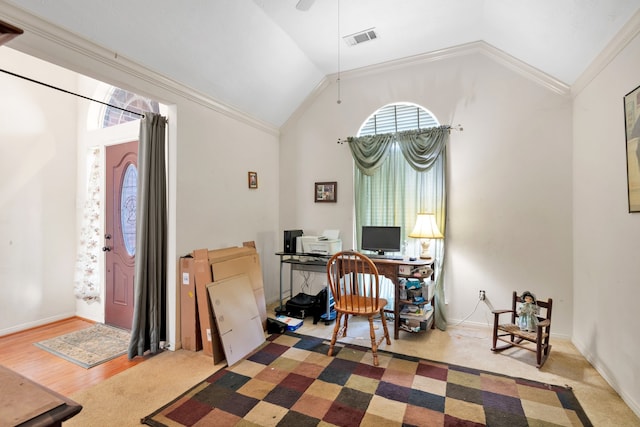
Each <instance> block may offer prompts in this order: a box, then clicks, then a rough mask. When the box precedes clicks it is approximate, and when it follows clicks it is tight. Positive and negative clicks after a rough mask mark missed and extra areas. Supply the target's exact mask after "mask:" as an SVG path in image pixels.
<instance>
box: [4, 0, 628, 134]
mask: <svg viewBox="0 0 640 427" xmlns="http://www.w3.org/2000/svg"><path fill="white" fill-rule="evenodd" d="M298 3H299V0H215V1H214V0H189V1H175V0H135V1H130V0H109V1H98V0H55V1H54V0H0V19H2V15H3V14H2V7H3V4H5V6H6V5H8V4H11V6H12V7H17V8H19V9H21V10H23V11H26V12H28V13H30V14H32V15H35V16H37V17H39V18H41V19H43V20H45V21H47V22H49V23H50V24H53V25H55V26H57V27H60V28H63V29H65V30H67V31H69V32H71V33H74V34H75V35H77V36H80V37H82V38H83V39H86V40H89V41H91V42H93V43H95V44H97V45H99V46H101V47H103V48H105V49H108V50H111V51H113V52H114V53H117V54H118V55H120V56H123V57H126V58H128V59H130V60H132V61H134V62H136V63H138V64H140V65H142V66H144V67H146V68H148V69H150V70H152V71H154V72H156V73H158V74H161V75H163V76H165V77H167V78H170V79H172V80H175V81H177V82H179V83H181V84H183V85H185V86H187V87H190V88H192V89H194V90H196V91H198V92H201V93H202V94H204V95H205V96H208V97H211V98H213V99H215V100H217V101H219V102H221V103H223V104H225V105H228V106H230V107H233V108H235V109H237V110H239V111H241V112H243V113H246V114H248V115H250V116H252V117H254V118H255V119H257V120H260V121H263V122H265V123H267V124H270V125H273V126H276V127H279V126H280V125H282V124H283V123H284V122H285V121H286V120H287V118H288V117H289V116H290V115H291V114H292V113H293V112H294V111H295V110H296V108H298V107H299V106H300V105H301V104H302V102H303V101H304V100H305V98H307V97H308V96H309V94H311V93H312V92H313V91H314V89H315V88H316V87H318V85H319V84H321V83H322V82H323V81H324V80H325V79H327V78H333V76H334V75H335V73H337V72H338V71H341V72H346V71H348V70H355V69H360V68H363V67H368V66H371V65H376V64H381V63H385V62H389V61H394V60H399V59H406V58H411V57H415V56H420V55H424V54H430V53H433V52H438V51H442V50H447V49H449V48H452V47H456V46H461V45H465V44H469V43H473V42H478V41H482V42H484V43H487V44H488V45H490V46H492V47H494V48H496V49H498V50H500V51H502V52H504V53H506V54H508V55H510V56H512V57H513V58H515V59H517V60H519V61H522V62H524V63H526V64H529V65H530V66H531V67H533V68H535V69H537V70H539V71H541V72H543V73H546V74H547V75H548V76H549V77H550V78H553V79H556V80H557V81H559V82H561V83H564V84H566V85H569V86H570V85H572V84H573V83H574V82H575V81H576V79H578V77H579V76H580V75H581V74H582V73H583V72H584V71H585V70H586V69H587V67H588V66H589V65H590V64H591V63H592V61H593V60H594V59H595V58H596V57H597V55H598V54H599V53H600V52H601V51H602V50H603V49H604V48H605V47H606V46H607V44H608V43H609V42H610V41H611V40H612V39H613V38H614V37H615V36H616V34H618V32H619V31H620V30H621V29H622V28H623V26H624V25H625V24H627V23H628V22H629V21H630V20H631V19H632V18H634V17H635V16H636V15H637V14H638V13H640V12H639V11H640V0H315V1H313V0H302V1H300V4H298ZM296 6H298V7H296ZM301 9H306V10H301ZM372 28H373V29H374V31H375V33H376V38H375V39H374V40H371V41H367V42H365V43H360V44H357V45H355V46H349V45H348V44H347V43H346V42H345V41H344V40H343V39H342V37H343V36H346V35H350V34H354V33H358V32H360V31H362V30H367V29H372Z"/></svg>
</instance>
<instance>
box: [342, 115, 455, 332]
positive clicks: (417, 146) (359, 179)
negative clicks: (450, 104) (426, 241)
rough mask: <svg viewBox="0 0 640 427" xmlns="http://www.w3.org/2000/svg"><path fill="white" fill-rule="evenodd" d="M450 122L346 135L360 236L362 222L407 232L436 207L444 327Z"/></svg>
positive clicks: (441, 325) (439, 314)
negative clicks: (420, 215) (418, 216)
mask: <svg viewBox="0 0 640 427" xmlns="http://www.w3.org/2000/svg"><path fill="white" fill-rule="evenodd" d="M449 132H450V127H449V126H439V127H433V128H429V129H422V130H415V131H405V132H398V133H388V134H379V135H368V136H363V137H351V138H348V140H347V141H348V143H349V148H350V150H351V154H352V156H353V159H354V162H355V164H356V170H355V176H354V183H355V198H356V201H355V205H356V207H355V211H356V238H357V241H358V246H359V242H360V241H361V235H360V233H361V229H362V225H365V224H366V225H393V224H400V225H401V227H402V235H403V236H407V235H408V234H409V232H410V231H411V229H412V228H413V225H414V224H415V220H416V214H417V213H419V212H433V213H434V214H435V215H436V222H437V223H438V227H439V228H440V230H441V231H442V234H443V235H444V236H445V239H443V240H435V241H434V242H432V246H431V248H432V249H431V250H432V252H433V253H434V258H435V262H434V264H435V265H434V270H435V273H436V283H435V286H436V288H435V303H436V304H435V305H436V306H435V324H436V326H437V327H438V329H441V330H445V329H446V324H447V322H446V315H445V310H444V280H443V279H444V262H445V259H446V253H445V242H446V202H447V198H446V146H447V142H448V141H449Z"/></svg>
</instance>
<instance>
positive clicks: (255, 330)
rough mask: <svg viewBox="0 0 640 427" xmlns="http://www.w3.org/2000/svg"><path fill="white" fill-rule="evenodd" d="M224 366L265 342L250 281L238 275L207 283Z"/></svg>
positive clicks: (242, 275)
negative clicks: (221, 347) (222, 352)
mask: <svg viewBox="0 0 640 427" xmlns="http://www.w3.org/2000/svg"><path fill="white" fill-rule="evenodd" d="M207 290H208V293H209V299H210V301H211V307H213V310H214V314H215V316H214V317H215V319H216V325H217V327H218V330H219V331H220V338H221V340H222V346H223V348H224V353H225V356H226V359H227V365H229V366H232V365H233V364H235V363H236V362H238V361H239V360H241V359H242V358H243V357H245V356H246V355H248V354H249V353H251V352H252V351H254V350H255V349H256V348H258V347H259V346H260V345H261V344H263V343H264V341H265V335H264V329H263V327H262V322H261V320H260V313H258V307H257V305H256V303H255V301H254V299H253V298H251V295H252V294H253V291H252V289H251V281H250V279H249V276H248V275H247V274H240V275H236V276H232V277H228V278H225V279H222V280H215V281H213V282H212V283H210V284H208V285H207Z"/></svg>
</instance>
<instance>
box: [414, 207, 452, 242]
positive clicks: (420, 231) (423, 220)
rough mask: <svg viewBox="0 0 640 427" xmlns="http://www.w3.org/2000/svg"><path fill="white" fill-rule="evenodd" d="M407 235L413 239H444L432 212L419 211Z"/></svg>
mask: <svg viewBox="0 0 640 427" xmlns="http://www.w3.org/2000/svg"><path fill="white" fill-rule="evenodd" d="M409 237H413V238H415V239H444V236H443V235H442V233H441V232H440V229H439V228H438V224H436V217H435V215H434V214H432V213H419V214H418V219H416V225H415V227H413V231H412V232H411V233H410V234H409Z"/></svg>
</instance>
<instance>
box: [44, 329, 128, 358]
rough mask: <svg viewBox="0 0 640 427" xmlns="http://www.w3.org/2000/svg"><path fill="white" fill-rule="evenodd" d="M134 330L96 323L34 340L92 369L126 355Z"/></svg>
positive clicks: (57, 353) (49, 350)
mask: <svg viewBox="0 0 640 427" xmlns="http://www.w3.org/2000/svg"><path fill="white" fill-rule="evenodd" d="M130 336H131V335H130V333H129V332H128V331H125V330H123V329H118V328H114V327H112V326H108V325H103V324H101V323H96V324H94V325H92V326H91V327H89V328H86V329H82V330H80V331H75V332H71V333H69V334H65V335H60V336H58V337H55V338H50V339H47V340H44V341H40V342H37V343H34V344H35V345H36V346H37V347H40V348H41V349H43V350H46V351H48V352H49V353H51V354H55V355H56V356H59V357H62V358H63V359H65V360H68V361H69V362H73V363H75V364H76V365H80V366H82V367H83V368H87V369H89V368H92V367H94V366H96V365H99V364H101V363H104V362H106V361H108V360H111V359H114V358H116V357H118V356H121V355H123V354H125V353H126V352H127V350H128V348H129V338H130Z"/></svg>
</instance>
